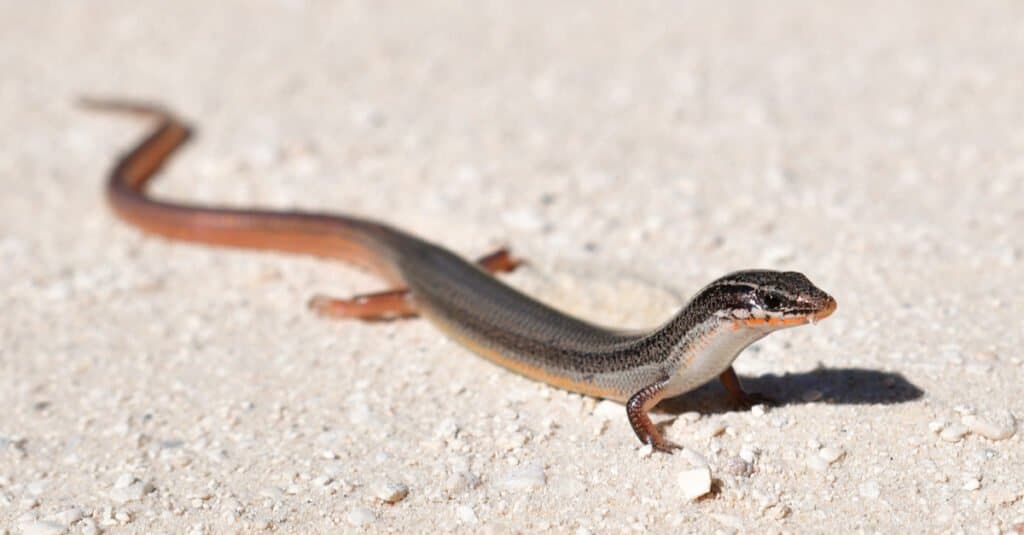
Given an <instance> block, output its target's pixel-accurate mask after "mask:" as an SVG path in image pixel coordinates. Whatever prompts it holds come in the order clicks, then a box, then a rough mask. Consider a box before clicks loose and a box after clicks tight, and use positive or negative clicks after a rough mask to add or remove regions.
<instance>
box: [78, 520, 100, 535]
mask: <svg viewBox="0 0 1024 535" xmlns="http://www.w3.org/2000/svg"><path fill="white" fill-rule="evenodd" d="M79 528H80V529H81V533H82V535H99V533H100V528H99V526H97V525H96V521H95V520H93V519H91V518H86V519H84V520H82V522H81V523H80V524H79Z"/></svg>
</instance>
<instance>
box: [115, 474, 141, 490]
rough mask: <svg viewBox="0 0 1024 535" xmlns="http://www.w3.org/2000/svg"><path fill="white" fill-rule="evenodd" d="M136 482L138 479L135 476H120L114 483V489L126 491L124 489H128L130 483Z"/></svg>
mask: <svg viewBox="0 0 1024 535" xmlns="http://www.w3.org/2000/svg"><path fill="white" fill-rule="evenodd" d="M136 481H138V478H136V477H135V476H133V475H131V474H121V476H120V477H118V478H117V481H115V482H114V488H115V489H126V488H128V487H130V486H131V485H132V483H135V482H136Z"/></svg>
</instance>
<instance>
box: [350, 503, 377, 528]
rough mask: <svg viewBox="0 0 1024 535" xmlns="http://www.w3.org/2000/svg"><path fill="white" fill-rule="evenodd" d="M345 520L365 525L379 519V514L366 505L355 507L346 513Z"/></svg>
mask: <svg viewBox="0 0 1024 535" xmlns="http://www.w3.org/2000/svg"><path fill="white" fill-rule="evenodd" d="M345 520H346V521H348V523H349V524H352V525H353V526H356V527H358V526H365V525H367V524H371V523H373V522H374V521H375V520H377V515H375V514H373V511H371V510H369V509H367V508H365V507H353V508H352V509H349V511H348V513H347V514H346V515H345Z"/></svg>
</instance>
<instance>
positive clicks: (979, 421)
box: [962, 411, 1017, 440]
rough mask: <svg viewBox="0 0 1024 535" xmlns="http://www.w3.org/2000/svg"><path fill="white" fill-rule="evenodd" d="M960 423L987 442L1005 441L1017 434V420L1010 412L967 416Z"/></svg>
mask: <svg viewBox="0 0 1024 535" xmlns="http://www.w3.org/2000/svg"><path fill="white" fill-rule="evenodd" d="M962 421H963V423H964V425H965V426H966V427H967V429H970V431H971V432H972V433H974V434H976V435H980V436H983V437H985V438H987V439H989V440H1006V439H1008V438H1010V437H1012V436H1013V435H1014V434H1016V432H1017V420H1016V418H1014V417H1013V414H1012V413H1011V412H1010V411H1000V412H997V413H991V414H986V415H985V416H984V417H982V416H978V415H973V414H969V415H966V416H964V417H963V418H962Z"/></svg>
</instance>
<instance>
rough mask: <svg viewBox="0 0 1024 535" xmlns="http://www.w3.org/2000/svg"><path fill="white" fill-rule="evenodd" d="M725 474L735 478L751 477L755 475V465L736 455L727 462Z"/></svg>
mask: <svg viewBox="0 0 1024 535" xmlns="http://www.w3.org/2000/svg"><path fill="white" fill-rule="evenodd" d="M724 469H725V472H726V473H729V474H732V475H734V476H740V477H750V476H751V475H753V474H754V465H753V464H751V463H748V462H747V461H744V460H743V459H741V458H740V457H739V456H738V455H734V456H732V457H729V458H728V459H726V460H725V466H724Z"/></svg>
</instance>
